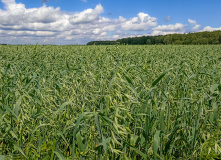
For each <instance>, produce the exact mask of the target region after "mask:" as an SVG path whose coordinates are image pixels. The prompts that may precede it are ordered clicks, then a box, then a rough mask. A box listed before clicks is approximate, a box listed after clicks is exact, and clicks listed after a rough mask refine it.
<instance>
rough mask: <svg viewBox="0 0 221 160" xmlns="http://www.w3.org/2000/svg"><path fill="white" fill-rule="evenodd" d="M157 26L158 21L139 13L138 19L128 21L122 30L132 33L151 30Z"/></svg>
mask: <svg viewBox="0 0 221 160" xmlns="http://www.w3.org/2000/svg"><path fill="white" fill-rule="evenodd" d="M156 25H157V19H156V18H155V17H151V16H149V15H148V14H145V13H139V14H138V15H137V17H134V18H131V19H129V20H126V21H125V22H124V23H122V29H124V30H132V31H142V30H149V29H150V27H153V26H156Z"/></svg>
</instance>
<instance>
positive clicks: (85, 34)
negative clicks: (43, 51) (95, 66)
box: [0, 0, 221, 44]
mask: <svg viewBox="0 0 221 160" xmlns="http://www.w3.org/2000/svg"><path fill="white" fill-rule="evenodd" d="M220 6H221V1H220V0H210V1H209V0H137V1H131V0H118V1H117V0H45V1H42V0H34V1H29V0H1V1H0V15H1V16H0V43H10V44H30V43H31V44H35V43H40V44H86V43H87V42H89V41H92V40H115V39H119V38H124V37H132V36H142V35H165V34H172V33H188V32H200V31H214V30H221V18H220V17H221V10H220Z"/></svg>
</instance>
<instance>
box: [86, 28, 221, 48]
mask: <svg viewBox="0 0 221 160" xmlns="http://www.w3.org/2000/svg"><path fill="white" fill-rule="evenodd" d="M117 44H128V45H153V44H158V45H160V44H163V45H167V44H174V45H200V44H201V45H206V44H221V31H213V32H197V33H187V34H169V35H160V36H142V37H128V38H123V39H118V40H116V41H91V42H88V43H87V45H117Z"/></svg>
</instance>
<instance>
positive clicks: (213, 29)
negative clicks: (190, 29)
mask: <svg viewBox="0 0 221 160" xmlns="http://www.w3.org/2000/svg"><path fill="white" fill-rule="evenodd" d="M218 30H221V27H219V28H212V27H210V26H206V27H204V28H203V29H202V30H201V32H203V31H210V32H211V31H218Z"/></svg>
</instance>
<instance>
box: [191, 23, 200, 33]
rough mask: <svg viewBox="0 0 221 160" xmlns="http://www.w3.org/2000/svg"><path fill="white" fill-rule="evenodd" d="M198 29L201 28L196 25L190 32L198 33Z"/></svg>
mask: <svg viewBox="0 0 221 160" xmlns="http://www.w3.org/2000/svg"><path fill="white" fill-rule="evenodd" d="M200 28H201V25H199V24H196V25H195V26H194V27H193V28H192V31H193V32H198V31H200Z"/></svg>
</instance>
